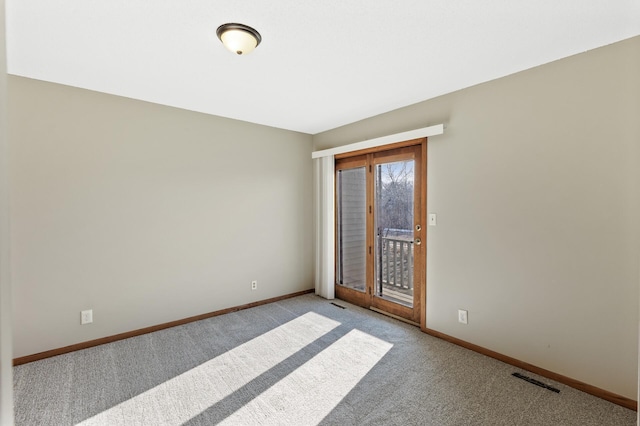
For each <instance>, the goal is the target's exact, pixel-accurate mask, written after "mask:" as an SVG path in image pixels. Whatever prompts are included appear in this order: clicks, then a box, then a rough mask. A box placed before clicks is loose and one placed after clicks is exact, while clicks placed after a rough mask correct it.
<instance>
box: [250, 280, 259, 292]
mask: <svg viewBox="0 0 640 426" xmlns="http://www.w3.org/2000/svg"><path fill="white" fill-rule="evenodd" d="M257 289H258V281H255V280H254V281H251V290H257Z"/></svg>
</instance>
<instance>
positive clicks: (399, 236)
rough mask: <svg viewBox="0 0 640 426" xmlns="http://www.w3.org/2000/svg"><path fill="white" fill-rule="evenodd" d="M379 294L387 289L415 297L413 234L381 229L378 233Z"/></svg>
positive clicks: (403, 230)
mask: <svg viewBox="0 0 640 426" xmlns="http://www.w3.org/2000/svg"><path fill="white" fill-rule="evenodd" d="M377 273H378V284H379V287H378V292H379V293H380V294H383V293H384V290H385V289H391V290H394V291H399V292H401V293H403V294H410V295H413V232H412V231H411V230H410V229H383V230H382V229H381V230H380V231H379V232H378V267H377Z"/></svg>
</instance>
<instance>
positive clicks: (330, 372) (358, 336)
mask: <svg viewBox="0 0 640 426" xmlns="http://www.w3.org/2000/svg"><path fill="white" fill-rule="evenodd" d="M392 347H393V344H391V343H388V342H385V341H384V340H380V339H378V338H377V337H374V336H371V335H369V334H367V333H364V332H362V331H360V330H351V331H350V332H349V333H347V334H346V335H344V336H343V337H341V338H340V339H339V340H337V341H336V342H335V343H333V344H332V345H331V346H329V347H328V348H326V349H325V350H323V351H322V352H320V353H319V354H318V355H316V356H314V357H313V358H311V359H310V360H309V361H307V362H306V363H305V364H303V365H302V366H300V367H299V368H298V369H296V370H294V371H293V372H292V373H291V374H289V375H288V376H286V377H285V378H283V379H282V380H280V381H279V382H278V383H276V384H275V385H273V386H272V387H270V388H269V389H267V390H266V391H264V392H263V393H262V394H261V395H259V396H258V397H256V398H255V399H253V400H252V401H251V402H249V403H248V404H246V405H244V406H243V407H242V408H240V409H239V410H238V411H236V412H235V413H233V414H232V415H231V416H229V417H228V418H226V419H225V420H224V421H223V422H221V423H220V424H221V425H256V424H263V425H312V424H318V423H320V422H321V421H322V419H323V418H325V417H326V416H327V415H328V414H329V413H330V412H331V410H333V409H334V408H335V407H336V406H337V405H338V404H339V403H340V401H341V400H342V399H343V398H344V397H345V396H346V395H347V394H348V393H349V392H350V391H351V390H352V389H353V388H354V387H355V386H356V385H357V384H358V382H360V380H362V378H363V377H364V376H365V375H366V374H367V373H368V372H369V371H370V370H371V369H372V368H373V367H374V366H375V365H376V364H377V363H378V362H379V361H380V360H381V359H382V357H384V355H385V354H386V353H387V352H388V351H389V350H390V349H391V348H392Z"/></svg>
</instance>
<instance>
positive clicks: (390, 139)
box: [311, 124, 444, 158]
mask: <svg viewBox="0 0 640 426" xmlns="http://www.w3.org/2000/svg"><path fill="white" fill-rule="evenodd" d="M443 133H444V124H436V125H435V126H429V127H423V128H422V129H415V130H409V131H408V132H402V133H396V134H395V135H388V136H382V137H380V138H375V139H368V140H365V141H362V142H356V143H351V144H349V145H342V146H338V147H336V148H329V149H323V150H322V151H314V152H312V153H311V158H321V157H328V156H333V155H336V154H343V153H345V152H351V151H359V150H361V149H367V148H375V147H378V146H382V145H387V144H390V143H394V142H402V141H409V140H411V139H418V138H427V137H429V136H437V135H441V134H443Z"/></svg>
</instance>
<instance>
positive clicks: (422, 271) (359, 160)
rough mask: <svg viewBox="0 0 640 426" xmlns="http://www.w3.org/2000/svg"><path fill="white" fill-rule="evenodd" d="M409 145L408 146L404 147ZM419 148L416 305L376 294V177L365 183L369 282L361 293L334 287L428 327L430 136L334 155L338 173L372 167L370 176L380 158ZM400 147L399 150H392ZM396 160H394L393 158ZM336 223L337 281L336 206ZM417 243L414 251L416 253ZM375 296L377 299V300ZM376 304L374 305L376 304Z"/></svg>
mask: <svg viewBox="0 0 640 426" xmlns="http://www.w3.org/2000/svg"><path fill="white" fill-rule="evenodd" d="M402 148H407V149H402ZM416 148H419V152H417V153H416V154H415V156H414V159H415V172H414V173H415V175H416V177H419V185H420V189H419V193H418V194H414V196H416V197H419V203H418V204H417V205H414V212H415V213H414V215H415V217H414V226H415V224H418V223H419V224H420V225H421V227H422V229H421V230H420V231H416V230H415V229H414V238H420V239H421V240H422V244H421V245H420V248H419V254H418V255H415V254H414V265H413V267H414V276H415V277H416V281H417V282H419V285H418V286H417V287H415V286H414V306H413V308H408V307H405V306H402V305H399V304H396V303H393V302H390V301H387V300H385V299H383V298H380V297H375V295H374V293H375V291H374V290H375V289H374V286H375V283H374V281H375V262H374V260H375V259H374V256H375V253H374V251H375V250H373V249H372V248H373V247H374V246H375V244H374V243H375V241H374V238H375V237H374V234H375V232H374V226H375V223H374V220H373V210H374V209H373V202H374V201H373V200H374V196H375V186H374V179H372V178H370V177H368V178H367V186H366V193H367V194H366V195H367V209H368V212H367V224H366V234H367V235H366V247H367V253H366V259H367V265H366V274H365V275H366V282H365V292H364V293H363V292H360V291H358V290H354V289H349V288H347V287H344V286H342V285H338V284H337V283H334V286H335V294H336V297H337V298H339V299H343V300H346V301H349V302H351V303H354V304H356V305H360V306H363V307H367V308H372V309H375V310H380V309H382V310H384V311H385V312H386V313H389V314H391V315H392V316H397V317H403V318H405V320H408V322H412V323H415V324H417V325H419V326H420V328H422V329H424V328H425V327H426V292H427V280H426V278H427V277H426V261H427V256H426V254H427V238H426V225H427V224H426V218H427V139H426V138H420V139H413V140H409V141H403V142H398V143H394V144H389V145H384V146H380V147H376V148H367V149H363V150H359V151H353V152H349V153H343V154H339V155H336V156H335V160H336V165H335V170H336V173H337V172H338V171H339V170H343V169H349V168H355V167H362V166H366V165H368V166H369V170H367V173H369V174H368V175H367V176H369V175H370V174H371V173H372V172H373V166H374V164H375V159H376V158H380V159H383V158H384V157H387V158H384V159H385V160H387V159H389V154H391V158H393V156H394V155H400V157H398V158H401V157H402V156H404V157H406V155H407V154H406V153H407V152H411V151H414V150H415V149H416ZM394 150H398V153H391V152H390V151H394ZM338 160H340V161H339V162H340V164H338ZM392 161H393V160H392ZM335 189H336V191H335V194H336V206H337V205H338V204H337V197H338V191H337V179H336V188H335ZM334 214H335V215H336V217H335V223H336V228H335V231H334V232H336V238H335V244H336V251H335V253H336V262H335V263H336V265H335V267H336V281H337V276H338V275H337V271H338V262H339V259H338V236H337V232H338V226H337V224H338V217H337V214H338V212H337V208H336V209H335V211H334ZM415 248H416V247H415V246H414V253H415ZM374 299H375V300H374ZM374 305H375V306H374ZM407 310H412V311H413V312H412V316H411V318H407Z"/></svg>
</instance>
